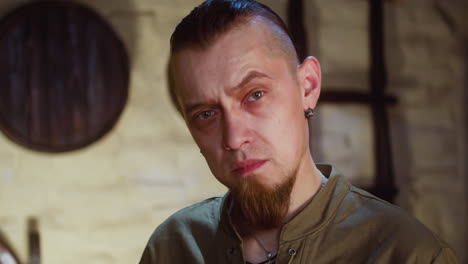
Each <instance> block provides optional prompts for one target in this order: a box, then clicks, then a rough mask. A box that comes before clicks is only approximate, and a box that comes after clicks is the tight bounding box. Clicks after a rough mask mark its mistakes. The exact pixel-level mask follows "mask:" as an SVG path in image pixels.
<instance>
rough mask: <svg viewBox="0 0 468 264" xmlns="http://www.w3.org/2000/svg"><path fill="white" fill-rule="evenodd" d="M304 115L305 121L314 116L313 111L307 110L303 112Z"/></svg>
mask: <svg viewBox="0 0 468 264" xmlns="http://www.w3.org/2000/svg"><path fill="white" fill-rule="evenodd" d="M304 115H305V117H306V118H307V119H309V118H311V117H313V116H314V115H315V113H314V109H312V108H308V109H307V110H305V111H304Z"/></svg>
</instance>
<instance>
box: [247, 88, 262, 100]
mask: <svg viewBox="0 0 468 264" xmlns="http://www.w3.org/2000/svg"><path fill="white" fill-rule="evenodd" d="M264 94H265V92H264V91H256V92H253V93H252V94H251V95H250V96H249V97H248V98H247V101H249V102H253V101H257V100H258V99H260V98H262V96H263V95H264Z"/></svg>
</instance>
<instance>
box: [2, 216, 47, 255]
mask: <svg viewBox="0 0 468 264" xmlns="http://www.w3.org/2000/svg"><path fill="white" fill-rule="evenodd" d="M28 241H29V264H41V243H40V237H39V228H38V222H37V219H36V218H34V217H30V218H29V219H28ZM0 264H3V263H0Z"/></svg>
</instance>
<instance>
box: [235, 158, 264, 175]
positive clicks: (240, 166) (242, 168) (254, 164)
mask: <svg viewBox="0 0 468 264" xmlns="http://www.w3.org/2000/svg"><path fill="white" fill-rule="evenodd" d="M266 162H267V160H262V159H249V160H243V161H238V162H235V163H234V164H233V166H232V167H233V169H232V170H231V172H233V173H236V174H241V175H245V174H248V173H252V172H254V171H255V170H257V169H258V168H260V167H262V166H263V165H264V164H265V163H266Z"/></svg>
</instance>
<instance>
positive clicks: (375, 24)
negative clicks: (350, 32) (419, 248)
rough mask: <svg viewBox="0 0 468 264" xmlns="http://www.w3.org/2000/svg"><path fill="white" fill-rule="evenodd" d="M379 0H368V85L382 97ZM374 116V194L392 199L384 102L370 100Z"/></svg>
mask: <svg viewBox="0 0 468 264" xmlns="http://www.w3.org/2000/svg"><path fill="white" fill-rule="evenodd" d="M383 4H384V3H383V1H381V0H369V8H370V12H369V31H370V58H371V61H370V76H369V78H370V87H371V96H372V97H376V98H378V97H385V88H386V86H387V69H386V64H385V39H384V36H385V34H384V6H383ZM372 116H373V119H374V134H375V136H374V140H375V144H374V147H375V162H376V176H375V185H374V186H375V187H374V190H371V191H372V192H373V193H374V194H376V195H377V196H379V197H381V198H383V199H385V200H387V201H389V202H393V199H394V198H395V195H396V193H397V188H396V186H395V177H394V171H393V159H392V149H391V141H390V131H389V120H388V113H387V109H386V105H385V104H382V103H379V102H378V101H376V102H374V103H373V104H372Z"/></svg>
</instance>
